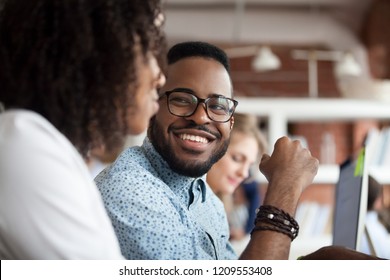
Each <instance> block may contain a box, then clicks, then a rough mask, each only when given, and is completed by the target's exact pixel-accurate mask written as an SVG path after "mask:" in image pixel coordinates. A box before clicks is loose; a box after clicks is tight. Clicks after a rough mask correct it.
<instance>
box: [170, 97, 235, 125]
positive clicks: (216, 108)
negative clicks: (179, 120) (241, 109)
mask: <svg viewBox="0 0 390 280" xmlns="http://www.w3.org/2000/svg"><path fill="white" fill-rule="evenodd" d="M202 101H203V100H201V99H199V98H197V97H196V96H195V95H193V94H190V93H187V92H180V91H174V92H169V94H168V106H169V110H170V112H171V113H172V114H174V115H176V116H182V117H188V116H191V115H192V114H193V113H194V112H195V110H196V108H197V107H198V103H200V102H202ZM203 102H204V103H205V104H206V112H207V115H208V116H209V118H210V119H212V120H214V121H217V122H225V121H228V120H229V119H230V117H231V116H232V114H233V112H234V109H235V103H234V101H233V100H231V99H228V98H226V97H223V96H215V97H210V98H207V99H206V100H204V101H203Z"/></svg>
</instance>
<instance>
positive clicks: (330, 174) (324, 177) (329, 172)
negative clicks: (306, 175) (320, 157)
mask: <svg viewBox="0 0 390 280" xmlns="http://www.w3.org/2000/svg"><path fill="white" fill-rule="evenodd" d="M258 179H259V181H260V183H267V182H268V181H267V179H266V178H265V176H264V175H263V174H261V175H260V177H259V178H258ZM338 179H339V166H338V165H336V164H334V165H333V164H327V165H320V167H319V168H318V172H317V175H316V176H315V177H314V180H313V184H336V183H337V181H338Z"/></svg>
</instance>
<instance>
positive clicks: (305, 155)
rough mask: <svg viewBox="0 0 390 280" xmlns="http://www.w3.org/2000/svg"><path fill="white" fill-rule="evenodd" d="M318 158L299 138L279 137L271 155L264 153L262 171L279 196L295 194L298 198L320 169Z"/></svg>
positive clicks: (272, 190)
mask: <svg viewBox="0 0 390 280" xmlns="http://www.w3.org/2000/svg"><path fill="white" fill-rule="evenodd" d="M318 165H319V162H318V159H316V158H314V157H313V156H312V155H311V153H310V151H309V150H308V149H306V148H304V147H302V145H301V143H300V142H299V141H298V140H291V139H289V138H288V137H285V136H284V137H281V138H279V139H278V140H277V141H276V143H275V146H274V151H273V153H272V155H271V156H269V155H267V154H264V155H263V157H262V159H261V162H260V171H261V172H262V173H263V174H264V176H265V177H266V178H267V179H268V182H269V189H268V191H267V192H269V191H271V192H273V193H275V194H276V195H277V196H279V197H280V196H282V195H284V196H288V195H294V198H296V199H298V198H299V196H300V195H301V193H302V191H303V189H304V188H305V187H307V186H308V185H310V184H311V183H312V182H313V179H314V176H315V175H316V174H317V171H318Z"/></svg>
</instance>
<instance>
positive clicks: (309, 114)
mask: <svg viewBox="0 0 390 280" xmlns="http://www.w3.org/2000/svg"><path fill="white" fill-rule="evenodd" d="M236 99H237V101H238V102H239V104H238V106H237V112H240V113H248V114H253V115H256V116H260V117H265V118H267V122H268V141H269V143H270V145H269V146H270V151H269V153H272V149H273V146H274V143H275V142H276V140H277V139H279V138H280V137H282V136H285V135H288V130H287V128H288V124H289V122H305V121H310V122H315V121H318V122H324V121H328V122H332V121H340V120H341V121H355V120H363V119H376V120H390V109H389V107H390V103H389V102H384V101H380V100H374V99H347V98H268V97H236ZM369 174H371V175H372V176H373V177H374V178H375V179H377V180H378V182H379V183H381V184H390V166H387V167H377V166H372V167H370V168H369ZM259 177H260V178H259V180H260V182H262V183H267V180H266V179H265V177H264V176H263V175H262V174H260V175H259ZM338 177H339V166H338V165H321V166H320V167H319V170H318V173H317V175H316V176H315V178H314V181H313V183H314V184H336V183H337V181H338Z"/></svg>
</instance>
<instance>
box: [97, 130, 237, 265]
mask: <svg viewBox="0 0 390 280" xmlns="http://www.w3.org/2000/svg"><path fill="white" fill-rule="evenodd" d="M95 181H96V184H97V186H98V188H99V190H100V192H101V194H102V197H103V201H104V204H105V207H106V210H107V212H108V214H109V216H110V218H111V221H112V224H113V226H114V229H115V232H116V235H117V237H118V240H119V243H120V247H121V250H122V254H123V255H124V256H125V257H126V258H127V259H136V260H141V259H149V260H154V259H160V260H179V259H182V260H191V259H237V256H236V254H235V253H234V251H233V249H232V247H231V245H230V243H229V241H228V239H229V227H228V223H227V219H226V214H225V210H224V208H223V204H222V202H221V201H220V200H219V199H218V198H217V197H216V196H215V194H214V193H213V191H212V190H211V189H210V187H209V186H208V185H207V184H206V182H205V176H203V177H201V178H192V177H186V176H182V175H179V174H177V173H175V172H173V171H172V170H171V169H170V168H169V166H168V164H167V163H166V162H165V161H164V160H163V159H162V157H161V156H160V155H159V154H158V153H157V151H156V150H155V149H154V147H153V145H152V144H151V143H150V141H149V139H148V138H146V139H145V140H144V143H143V145H142V146H141V147H131V148H128V149H127V150H125V151H124V152H123V153H122V154H121V155H120V156H119V157H118V159H117V160H116V161H115V162H114V163H113V164H112V165H111V166H109V167H107V168H106V169H105V170H103V171H102V172H101V173H100V174H99V175H98V176H97V177H96V178H95Z"/></svg>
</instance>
